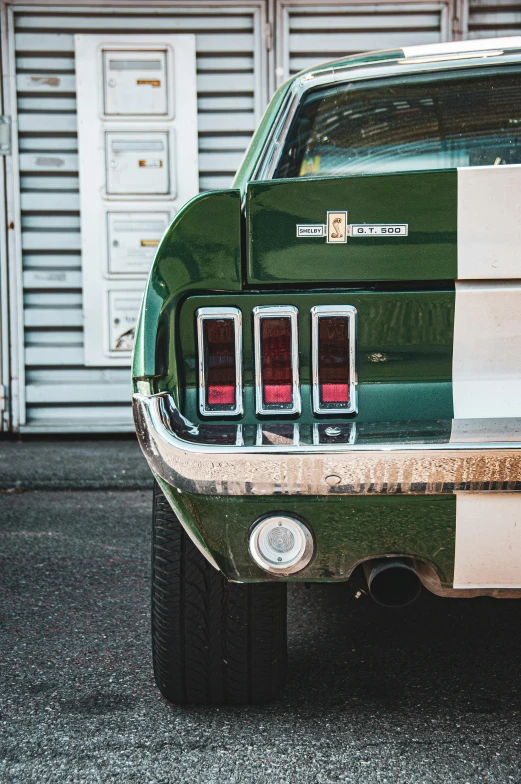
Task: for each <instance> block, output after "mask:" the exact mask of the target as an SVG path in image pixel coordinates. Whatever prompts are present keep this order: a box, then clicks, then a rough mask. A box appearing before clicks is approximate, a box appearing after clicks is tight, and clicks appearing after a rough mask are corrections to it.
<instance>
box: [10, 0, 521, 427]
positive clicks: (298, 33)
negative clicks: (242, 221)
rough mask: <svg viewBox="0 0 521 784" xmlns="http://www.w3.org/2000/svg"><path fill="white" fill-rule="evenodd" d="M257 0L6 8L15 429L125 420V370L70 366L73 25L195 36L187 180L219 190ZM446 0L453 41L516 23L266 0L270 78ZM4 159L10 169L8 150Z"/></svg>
mask: <svg viewBox="0 0 521 784" xmlns="http://www.w3.org/2000/svg"><path fill="white" fill-rule="evenodd" d="M265 4H266V6H268V5H269V3H268V0H251V2H247V1H246V2H245V3H244V4H241V6H239V5H237V4H234V3H233V1H232V2H226V0H223V3H222V4H220V5H219V4H218V3H217V2H216V3H214V4H213V7H212V5H211V4H210V3H209V4H207V5H204V6H203V5H202V4H201V5H200V4H199V3H198V2H197V1H196V0H194V1H193V2H192V3H189V2H187V3H185V4H184V5H180V4H176V3H172V5H170V6H162V7H154V6H153V2H152V1H151V2H150V3H149V4H148V5H146V6H145V8H143V7H141V8H138V7H137V6H133V7H131V8H130V7H126V8H123V7H121V6H120V7H118V8H115V7H111V5H110V3H109V2H107V3H106V6H105V7H103V6H102V5H99V6H94V5H93V6H91V7H90V8H85V7H80V6H77V7H72V6H71V7H68V6H61V7H60V8H51V7H50V6H48V7H45V6H40V7H38V6H35V7H34V9H29V10H28V9H27V8H24V7H20V9H19V10H18V9H17V7H16V6H14V7H13V9H14V10H13V11H12V14H11V17H12V18H11V23H12V30H11V38H10V39H9V40H10V43H9V45H10V46H11V47H14V49H15V50H16V95H14V96H11V97H12V98H14V101H12V103H13V102H14V103H15V104H16V105H17V109H18V123H19V131H20V134H19V146H20V161H19V162H20V177H19V183H18V181H16V182H15V191H14V199H13V203H14V208H15V214H14V217H15V219H16V203H17V196H18V185H19V190H20V194H19V195H20V206H21V225H22V234H21V260H20V259H16V258H14V257H12V256H14V254H13V253H12V250H11V256H10V257H9V266H10V268H12V269H14V268H16V269H17V268H18V267H17V263H18V262H19V261H21V263H22V265H23V298H24V313H23V319H24V330H23V335H20V337H21V339H22V341H23V344H24V350H25V355H24V356H25V387H24V378H23V372H22V373H20V387H21V390H22V392H23V390H24V389H25V399H24V395H23V394H22V401H21V406H20V417H19V419H20V422H21V429H22V430H25V431H33V432H38V431H50V432H58V431H63V430H70V431H85V430H107V431H117V430H130V429H131V427H132V424H131V415H130V407H129V370H128V369H127V368H113V369H111V368H108V369H107V368H98V369H97V368H86V367H85V366H84V365H83V326H82V319H83V317H82V290H81V255H80V216H79V192H78V187H79V184H78V164H77V137H76V96H75V76H74V72H75V68H74V42H73V35H74V33H76V32H83V33H89V32H91V33H103V32H107V33H110V32H111V31H114V32H118V33H122V32H123V33H128V32H132V31H136V32H141V31H143V32H146V33H163V32H174V33H183V32H190V33H194V34H195V35H196V41H197V71H198V77H197V78H198V82H197V89H198V105H199V114H198V121H199V167H200V187H201V189H203V190H204V189H211V188H221V187H227V186H228V185H229V184H230V181H231V178H232V176H233V173H234V171H235V169H236V167H237V165H238V164H239V162H240V159H241V157H242V155H243V153H244V150H245V148H246V146H247V143H248V140H249V138H250V136H251V133H252V131H253V129H254V128H255V126H256V124H257V122H258V119H259V117H260V114H261V112H262V109H263V107H264V105H265V102H266V100H267V97H268V96H267V89H266V85H267V65H266V52H265V40H264V36H265V22H266V17H265V9H264V6H265ZM453 5H454V7H455V8H459V9H460V18H461V22H462V28H461V36H462V37H463V38H468V37H470V38H472V37H486V36H493V35H509V34H516V33H517V34H518V33H519V32H520V30H521V8H520V6H519V3H514V4H507V3H506V2H499V1H497V2H494V0H481V1H480V0H454V2H452V0H451V1H450V2H449V0H447V2H433V3H414V2H409V3H406V2H401V3H364V2H360V1H359V2H356V3H348V2H340V1H339V0H330V1H329V2H327V0H325V1H324V2H314V3H311V2H305V1H304V0H274V3H273V8H274V18H273V20H272V22H273V36H274V46H275V53H276V57H275V66H276V67H275V76H276V78H277V80H278V81H279V82H280V81H282V79H283V78H284V77H285V76H286V75H289V74H290V73H295V72H296V71H298V70H300V69H302V68H305V67H308V66H310V65H313V64H315V63H317V62H320V61H324V60H327V59H331V58H334V57H337V56H342V55H345V54H348V53H353V52H356V51H362V50H367V49H378V48H394V47H397V46H402V45H404V44H411V45H413V44H426V43H434V42H437V41H442V40H446V39H448V38H450V37H451V30H450V20H451V18H452V16H453V11H452V6H453ZM5 62H6V61H5V60H4V63H5ZM11 110H12V111H13V109H11ZM13 166H14V170H15V174H16V160H15V159H13ZM15 179H16V177H15ZM15 223H16V220H15ZM15 228H16V227H15ZM15 278H16V274H13V275H12V279H13V280H14V279H15ZM11 299H12V302H11V307H12V308H13V307H14V306H13V301H14V299H13V298H11ZM4 310H5V309H4ZM4 316H5V314H4ZM12 337H13V336H12ZM13 352H14V353H16V348H14V349H13ZM14 364H15V363H14ZM13 366H14V365H13ZM13 375H14V376H16V375H18V374H17V372H16V370H14V371H13ZM17 385H18V382H17V381H15V382H14V383H13V385H12V389H15V388H16V387H17ZM13 410H14V409H13ZM17 425H18V423H17V421H16V417H15V423H14V426H15V429H16V427H17Z"/></svg>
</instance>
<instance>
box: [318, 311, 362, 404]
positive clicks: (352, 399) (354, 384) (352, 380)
mask: <svg viewBox="0 0 521 784" xmlns="http://www.w3.org/2000/svg"><path fill="white" fill-rule="evenodd" d="M356 315H357V313H356V308H355V307H353V305H315V307H314V308H311V388H312V390H313V392H312V397H313V411H314V413H315V414H341V413H343V414H356V413H357V411H358V399H357V388H358V379H357V374H356ZM323 316H325V317H328V318H334V317H335V316H336V317H341V318H347V320H348V337H349V402H348V405H347V406H345V407H344V408H342V407H341V406H337V407H335V408H328V407H327V406H322V405H321V404H320V385H319V380H320V379H319V366H318V322H319V319H320V318H322V317H323Z"/></svg>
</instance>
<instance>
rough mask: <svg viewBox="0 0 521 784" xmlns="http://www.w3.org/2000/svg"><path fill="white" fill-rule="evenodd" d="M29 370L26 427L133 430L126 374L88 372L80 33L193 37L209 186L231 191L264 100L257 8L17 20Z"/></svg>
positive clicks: (21, 15) (80, 12) (23, 14)
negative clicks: (83, 286) (80, 168)
mask: <svg viewBox="0 0 521 784" xmlns="http://www.w3.org/2000/svg"><path fill="white" fill-rule="evenodd" d="M14 25H15V44H16V71H17V80H16V83H17V96H16V97H17V107H18V123H19V145H20V191H21V210H22V215H21V218H22V250H23V287H24V291H23V293H24V322H25V325H24V326H25V328H24V339H25V364H26V376H25V378H26V388H25V389H26V425H25V427H23V426H22V428H21V429H22V430H33V431H34V430H50V431H57V430H73V431H74V430H86V429H95V430H104V429H107V430H114V431H116V430H122V429H123V430H125V429H130V428H131V427H132V423H131V412H130V407H129V394H130V386H129V370H128V369H127V368H114V369H111V368H109V369H107V368H100V369H96V368H86V367H84V366H83V329H82V291H81V256H80V215H79V191H78V188H79V184H78V158H77V149H78V148H77V136H76V96H75V75H74V40H73V35H74V33H76V32H87V33H88V32H92V33H94V32H96V33H104V32H107V33H110V32H111V31H114V32H118V33H121V32H125V33H129V32H132V31H137V32H141V31H143V32H147V33H166V32H175V33H183V32H190V33H195V35H196V45H197V90H198V110H199V111H198V123H199V169H200V187H201V189H202V190H208V189H212V188H226V187H228V186H229V185H230V182H231V179H232V176H233V174H234V171H235V169H236V168H237V166H238V164H239V162H240V160H241V157H242V155H243V153H244V150H245V149H246V146H247V144H248V141H249V139H250V136H251V133H252V131H253V129H254V128H255V126H256V123H257V121H258V119H259V116H260V113H261V111H262V109H263V107H264V104H265V100H266V97H267V96H266V92H265V89H266V88H265V84H266V79H265V69H264V67H263V50H262V45H263V41H262V36H263V35H264V20H263V18H262V14H261V12H260V8H259V5H258V4H257V5H252V6H248V5H247V4H245V6H244V7H242V8H238V7H234V8H229V7H228V8H226V7H221V8H219V7H214V8H213V9H212V8H200V9H199V8H194V7H191V8H190V7H176V8H156V9H148V12H147V14H146V15H144V14H143V12H142V11H141V12H133V11H129V10H128V9H125V11H124V12H123V13H115V12H114V9H109V8H106V9H99V8H96V9H92V12H90V11H86V9H85V8H83V9H76V10H75V11H71V10H69V9H67V8H64V9H62V10H61V11H59V12H56V10H55V11H54V12H53V13H42V10H41V8H40V9H36V8H35V9H34V12H27V11H20V12H15V14H14Z"/></svg>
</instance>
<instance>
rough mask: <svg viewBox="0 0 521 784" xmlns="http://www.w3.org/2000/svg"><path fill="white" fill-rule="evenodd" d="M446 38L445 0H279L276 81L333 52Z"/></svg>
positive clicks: (330, 56) (331, 56)
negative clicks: (316, 0) (330, 0)
mask: <svg viewBox="0 0 521 784" xmlns="http://www.w3.org/2000/svg"><path fill="white" fill-rule="evenodd" d="M449 38H450V32H449V2H439V3H407V2H399V3H388V2H387V3H381V2H380V3H378V2H377V3H374V2H372V3H370V4H369V3H364V2H363V1H362V2H358V3H346V2H337V3H327V4H326V3H324V4H317V3H309V2H304V1H303V0H277V27H276V41H277V43H276V52H277V64H276V75H277V83H278V84H280V83H281V82H282V81H284V79H286V78H287V77H288V76H290V75H291V74H294V73H297V72H298V71H300V70H302V69H303V68H309V67H310V66H313V65H316V64H317V63H320V62H324V61H325V60H332V59H334V58H335V57H343V56H345V55H349V54H355V53H356V52H364V51H371V50H374V49H395V48H399V47H401V46H415V45H419V44H433V43H439V42H441V41H447V40H449Z"/></svg>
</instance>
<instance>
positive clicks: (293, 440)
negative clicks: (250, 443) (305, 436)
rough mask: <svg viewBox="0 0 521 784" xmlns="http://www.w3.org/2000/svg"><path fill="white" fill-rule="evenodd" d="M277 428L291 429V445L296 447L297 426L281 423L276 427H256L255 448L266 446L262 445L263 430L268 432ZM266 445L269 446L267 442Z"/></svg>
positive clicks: (298, 436) (298, 432)
mask: <svg viewBox="0 0 521 784" xmlns="http://www.w3.org/2000/svg"><path fill="white" fill-rule="evenodd" d="M277 427H280V428H281V429H282V428H284V427H288V428H292V436H291V443H292V444H294V445H298V444H299V443H300V427H299V425H298V424H291V422H288V423H282V422H281V423H279V424H278V425H257V428H256V431H255V446H266V445H265V444H264V431H265V430H268V431H269V430H270V429H271V428H272V429H275V428H277ZM274 435H276V433H274ZM281 438H283V436H281ZM280 443H288V442H287V441H282V440H281V442H280ZM268 444H269V442H268Z"/></svg>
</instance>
